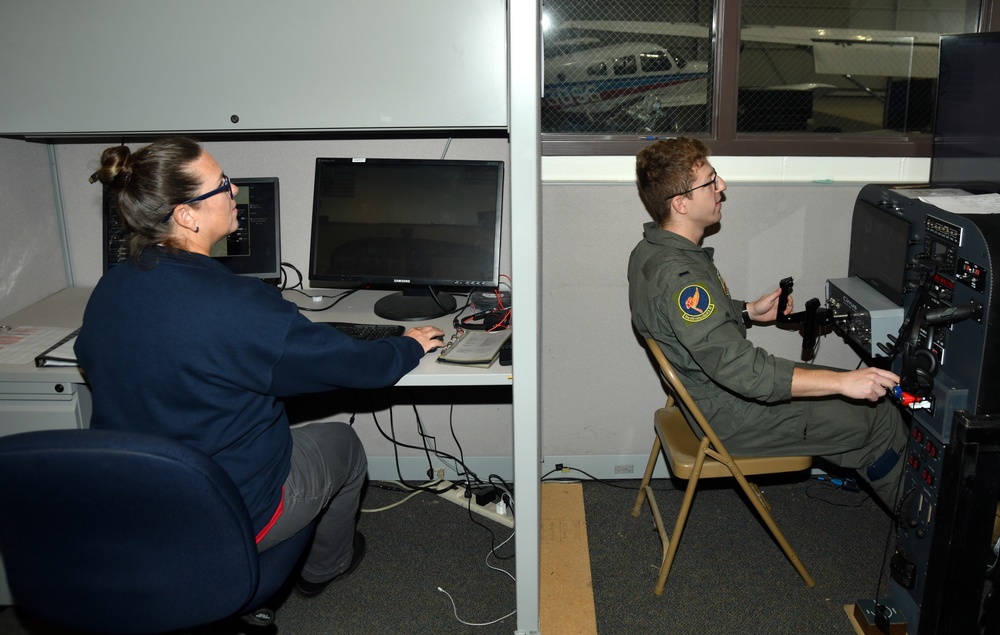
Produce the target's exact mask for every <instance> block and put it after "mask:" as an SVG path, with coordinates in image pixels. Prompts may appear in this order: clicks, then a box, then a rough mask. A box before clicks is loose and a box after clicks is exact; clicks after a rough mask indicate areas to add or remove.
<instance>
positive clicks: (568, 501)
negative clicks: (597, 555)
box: [538, 483, 597, 635]
mask: <svg viewBox="0 0 1000 635" xmlns="http://www.w3.org/2000/svg"><path fill="white" fill-rule="evenodd" d="M541 508H542V509H541V540H540V542H541V546H540V549H541V553H540V555H539V569H540V573H541V580H540V582H539V596H540V597H539V607H538V622H539V629H540V631H541V632H542V633H544V634H545V635H563V634H566V635H596V634H597V615H596V612H595V611H594V586H593V583H592V580H591V577H590V551H589V549H588V546H587V519H586V516H585V515H584V511H583V485H581V484H580V483H542V489H541Z"/></svg>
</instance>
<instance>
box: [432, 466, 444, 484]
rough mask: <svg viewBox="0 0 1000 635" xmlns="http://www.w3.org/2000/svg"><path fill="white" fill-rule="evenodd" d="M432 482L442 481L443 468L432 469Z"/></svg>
mask: <svg viewBox="0 0 1000 635" xmlns="http://www.w3.org/2000/svg"><path fill="white" fill-rule="evenodd" d="M434 480H435V481H443V480H444V468H443V467H436V468H434Z"/></svg>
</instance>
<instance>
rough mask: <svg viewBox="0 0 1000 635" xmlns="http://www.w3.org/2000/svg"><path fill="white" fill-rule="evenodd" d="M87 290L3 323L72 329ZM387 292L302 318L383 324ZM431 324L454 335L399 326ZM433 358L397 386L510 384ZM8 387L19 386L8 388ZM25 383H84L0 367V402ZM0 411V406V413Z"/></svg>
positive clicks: (486, 371) (54, 373)
mask: <svg viewBox="0 0 1000 635" xmlns="http://www.w3.org/2000/svg"><path fill="white" fill-rule="evenodd" d="M90 292H91V289H89V288H69V289H63V290H62V291H60V292H58V293H56V294H53V295H51V296H49V297H48V298H46V299H44V300H42V301H40V302H38V303H36V304H34V305H32V306H30V307H28V308H27V309H25V310H23V311H20V312H19V313H15V314H14V315H11V316H8V317H6V318H3V319H2V322H3V323H4V324H10V325H12V326H58V327H63V328H72V329H75V328H77V327H79V326H80V324H81V322H82V321H83V310H84V308H85V307H86V304H87V299H88V298H89V297H90ZM306 293H307V294H311V295H312V294H315V295H327V296H333V295H335V294H336V293H338V291H337V290H333V289H321V290H310V289H307V290H306ZM386 293H388V292H386V291H359V292H357V293H355V294H353V295H350V296H348V297H347V298H345V299H344V300H342V301H341V302H339V303H338V304H337V305H336V306H334V307H333V308H331V309H328V310H325V311H303V314H304V315H305V316H306V317H308V318H309V319H310V320H312V321H314V322H362V323H379V322H382V323H387V321H386V320H383V319H381V318H379V317H377V316H376V315H375V314H374V313H372V306H373V305H374V304H375V301H376V300H378V299H379V298H380V297H382V296H383V295H385V294H386ZM311 295H302V294H300V293H297V292H294V291H285V292H284V297H285V298H286V299H288V300H289V301H291V302H293V303H295V304H297V305H298V306H300V307H306V308H310V309H315V308H320V307H325V306H328V305H329V304H330V303H332V302H333V300H330V299H323V300H321V301H314V300H312V298H311ZM424 324H433V325H434V326H437V327H438V328H440V329H441V330H443V331H444V332H445V341H448V339H449V338H450V337H451V336H452V335H453V334H454V332H455V328H454V326H453V325H452V322H451V317H450V316H447V317H443V318H438V319H436V320H431V321H429V322H414V323H412V324H406V323H404V326H422V325H424ZM436 359H437V355H436V354H435V353H431V354H429V355H426V356H424V358H423V359H422V360H421V361H420V365H419V366H417V367H416V368H415V369H413V370H412V371H410V372H409V373H408V374H407V375H406V376H404V377H403V378H402V379H400V380H399V382H398V383H397V384H396V385H397V386H496V385H510V384H511V382H512V379H513V377H512V371H511V367H509V366H500V365H499V364H498V363H494V364H493V366H491V367H490V368H466V367H462V366H454V365H450V364H438V363H437V361H436ZM11 384H20V385H19V386H11ZM28 384H43V385H46V386H50V387H49V388H45V389H43V392H44V393H46V394H47V393H49V392H55V389H54V388H51V387H52V386H55V385H59V384H62V385H63V390H64V389H66V388H67V387H69V385H82V384H84V378H83V375H82V373H81V372H80V370H79V369H78V368H61V367H55V368H36V367H35V365H34V364H0V401H2V400H3V396H2V395H3V394H4V393H3V389H4V387H5V386H6V387H7V388H9V389H11V390H13V389H15V388H17V389H26V387H27V385H28ZM2 410H3V407H2V405H0V413H2ZM4 430H5V426H4V417H3V415H2V414H0V434H3V433H4Z"/></svg>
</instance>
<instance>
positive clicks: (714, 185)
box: [667, 172, 719, 199]
mask: <svg viewBox="0 0 1000 635" xmlns="http://www.w3.org/2000/svg"><path fill="white" fill-rule="evenodd" d="M718 181H719V173H718V172H716V173H715V176H713V177H712V180H711V181H709V182H708V183H702V184H701V185H697V186H695V187H692V188H691V189H690V190H687V191H684V192H681V193H679V194H674V195H673V196H668V197H667V198H668V199H671V198H674V196H684V195H686V194H690V193H691V192H694V191H695V190H700V189H701V188H703V187H708V186H709V185H711V186H712V189H713V190H715V191H716V192H718V191H719V183H718Z"/></svg>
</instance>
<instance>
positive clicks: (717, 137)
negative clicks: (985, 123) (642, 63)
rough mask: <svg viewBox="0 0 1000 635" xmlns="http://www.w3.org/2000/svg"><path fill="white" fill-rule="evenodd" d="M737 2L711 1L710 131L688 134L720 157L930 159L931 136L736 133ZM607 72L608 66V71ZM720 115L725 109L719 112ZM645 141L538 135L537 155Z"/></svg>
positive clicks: (592, 151)
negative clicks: (712, 56)
mask: <svg viewBox="0 0 1000 635" xmlns="http://www.w3.org/2000/svg"><path fill="white" fill-rule="evenodd" d="M742 4H743V3H742V0H716V5H715V13H714V15H713V19H712V27H713V28H712V32H713V33H716V34H718V37H717V41H716V45H715V46H716V48H715V59H714V63H713V66H714V73H713V81H714V84H713V87H712V91H713V96H714V99H713V100H712V115H711V130H712V132H711V133H709V134H691V135H690V136H693V137H698V138H700V139H703V140H705V141H706V142H708V143H709V144H710V145H711V147H712V153H713V154H715V155H719V156H722V155H724V156H844V157H858V156H863V157H903V158H908V157H930V156H931V148H932V141H933V139H932V137H933V135H929V134H921V135H908V134H905V133H901V134H898V135H886V136H881V137H877V138H873V137H866V136H864V135H852V134H817V133H809V134H786V133H782V134H774V133H771V134H762V133H741V134H737V133H736V113H737V107H736V104H737V100H738V83H739V67H738V65H739V57H740V55H739V51H740V24H741V16H742ZM995 8H1000V0H982V6H981V7H980V10H979V32H988V31H994V30H1000V16H998V15H997V14H998V11H995V10H994V9H995ZM609 70H610V69H609ZM723 113H726V115H725V116H723ZM648 143H649V141H648V140H647V139H644V138H640V137H639V136H638V135H626V134H623V135H588V134H576V133H546V132H543V133H542V134H541V148H542V156H624V155H634V154H635V153H636V152H638V151H639V150H640V149H641V148H642V147H643V146H645V145H647V144H648Z"/></svg>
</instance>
